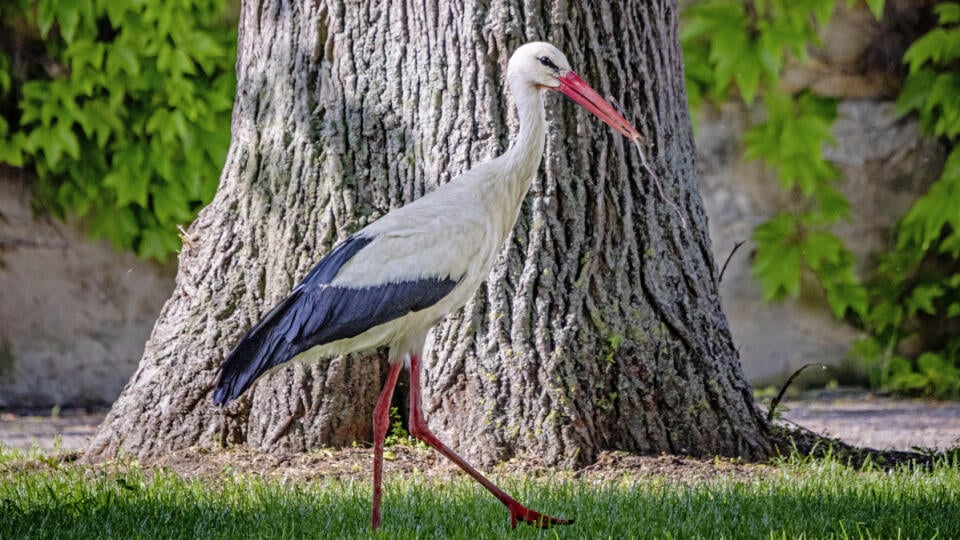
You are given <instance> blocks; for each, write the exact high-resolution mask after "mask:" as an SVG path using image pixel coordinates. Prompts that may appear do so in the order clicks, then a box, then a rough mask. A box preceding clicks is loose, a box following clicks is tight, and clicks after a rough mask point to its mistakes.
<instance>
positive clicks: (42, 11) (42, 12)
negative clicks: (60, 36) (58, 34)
mask: <svg viewBox="0 0 960 540" xmlns="http://www.w3.org/2000/svg"><path fill="white" fill-rule="evenodd" d="M55 14H56V13H55V6H54V0H39V2H37V26H38V27H39V30H40V37H42V38H44V39H46V37H47V34H49V33H50V28H51V27H53V19H54V15H55Z"/></svg>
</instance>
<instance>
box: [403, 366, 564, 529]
mask: <svg viewBox="0 0 960 540" xmlns="http://www.w3.org/2000/svg"><path fill="white" fill-rule="evenodd" d="M410 434H411V435H413V436H414V437H416V438H418V439H420V440H421V441H423V442H425V443H427V444H429V445H430V446H432V447H433V448H434V449H435V450H436V451H437V452H440V453H441V454H443V455H444V456H446V457H447V459H449V460H450V461H452V462H454V463H456V464H457V465H458V466H459V467H460V468H461V469H463V470H464V471H465V472H466V473H467V474H469V475H470V476H472V477H473V478H474V480H476V481H477V482H480V484H481V485H482V486H483V487H485V488H487V491H489V492H490V493H492V494H493V496H494V497H496V498H497V499H498V500H499V501H500V502H502V503H503V504H504V505H505V506H506V507H507V509H508V510H510V526H511V527H514V528H515V527H516V526H517V520H518V519H519V520H520V521H525V522H527V523H530V524H531V525H534V526H536V527H541V528H544V529H545V528H547V527H550V526H551V525H568V524H570V523H573V520H572V519H558V518H553V517H550V516H548V515H546V514H541V513H539V512H535V511H533V510H530V509H529V508H527V507H525V506H523V505H522V504H520V503H518V502H517V501H516V499H514V498H513V497H511V496H510V495H507V493H506V492H505V491H503V490H502V489H500V488H498V487H497V486H496V485H495V484H494V483H493V482H491V481H490V480H487V478H486V477H485V476H483V475H482V474H480V471H478V470H476V469H474V468H473V467H472V466H470V464H469V463H467V462H466V461H465V460H464V459H463V458H462V457H460V456H458V455H457V454H456V453H455V452H454V451H453V450H451V449H449V448H447V446H446V445H445V444H443V443H442V442H440V440H439V439H437V438H436V436H434V435H433V433H431V432H430V429H429V428H428V427H427V422H426V421H425V420H424V419H423V409H422V407H421V405H420V358H418V357H417V355H414V354H411V355H410Z"/></svg>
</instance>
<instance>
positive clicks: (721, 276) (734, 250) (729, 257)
mask: <svg viewBox="0 0 960 540" xmlns="http://www.w3.org/2000/svg"><path fill="white" fill-rule="evenodd" d="M746 243H747V242H746V241H745V240H740V241H739V242H737V243H736V244H734V245H733V249H731V250H730V254H729V255H727V260H725V261H723V268H721V269H720V275H719V276H717V283H720V282H721V281H723V273H724V272H726V271H727V265H729V264H730V260H731V259H733V254H734V253H736V252H737V250H738V249H740V246H742V245H744V244H746Z"/></svg>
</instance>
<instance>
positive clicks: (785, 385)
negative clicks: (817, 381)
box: [767, 362, 827, 422]
mask: <svg viewBox="0 0 960 540" xmlns="http://www.w3.org/2000/svg"><path fill="white" fill-rule="evenodd" d="M810 366H821V367H823V369H827V365H826V364H821V363H820V362H811V363H809V364H804V365H802V366H800V369H798V370H796V371H794V372H793V374H792V375H790V377H789V378H787V382H785V383H783V386H781V387H780V391H779V392H777V396H776V397H775V398H773V400H772V401H771V402H770V410H768V411H767V422H772V421H773V415H774V412H775V411H776V410H777V405H780V400H781V399H783V394H784V393H785V392H786V391H787V388H788V387H789V386H790V384H791V383H793V380H794V379H796V378H797V375H800V373H801V372H803V370H805V369H807V368H808V367H810Z"/></svg>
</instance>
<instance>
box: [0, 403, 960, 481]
mask: <svg viewBox="0 0 960 540" xmlns="http://www.w3.org/2000/svg"><path fill="white" fill-rule="evenodd" d="M105 414H106V412H105V411H95V412H87V411H62V412H60V414H59V415H57V416H56V417H51V416H49V415H46V416H44V415H41V414H37V413H34V414H29V413H23V412H21V413H19V414H15V413H13V412H4V413H0V446H4V447H7V448H17V449H23V450H27V449H30V448H41V449H43V450H46V451H51V450H54V449H59V450H60V451H61V452H62V455H64V456H65V459H67V460H72V459H75V458H76V457H78V456H79V455H80V452H81V451H82V449H83V448H84V446H85V445H86V444H87V443H88V442H89V440H90V439H91V438H92V437H93V435H94V434H95V432H96V428H97V425H98V424H99V423H100V421H101V420H102V419H103V416H104V415H105ZM779 422H780V423H781V424H786V425H789V424H795V425H799V426H803V427H805V428H807V429H809V430H811V431H813V432H814V433H818V434H822V435H827V436H830V437H833V438H838V439H840V440H842V441H843V442H846V443H848V444H851V445H854V446H861V447H870V448H874V449H877V450H920V449H922V450H948V449H953V448H957V447H960V403H957V402H933V401H923V400H897V399H890V398H882V397H875V396H873V395H871V394H863V393H861V394H857V395H853V396H851V395H849V394H847V395H844V396H842V397H837V398H826V399H824V398H822V397H821V398H820V399H815V400H802V401H792V402H787V403H785V407H784V412H783V413H782V415H781V418H780V420H779ZM386 459H387V462H388V463H387V468H388V469H389V470H390V471H392V472H391V474H396V473H401V474H403V473H409V474H419V473H423V472H426V473H429V476H430V477H437V476H439V477H441V478H442V477H445V476H448V475H451V476H452V475H458V474H459V473H458V472H457V469H456V468H455V467H454V466H453V465H452V464H450V463H449V462H447V461H446V460H444V459H442V458H440V457H439V456H438V455H437V454H436V453H435V452H432V451H431V450H429V449H428V448H426V447H422V446H400V447H393V448H391V449H388V454H387V457H386ZM369 460H370V450H369V449H366V448H349V449H342V450H326V449H324V450H318V451H314V452H310V453H307V454H268V453H262V452H256V451H250V450H246V449H242V448H241V449H233V450H229V451H226V452H209V451H205V450H203V449H189V450H184V451H182V452H177V453H174V454H171V455H168V456H165V457H164V458H163V459H161V460H159V461H157V462H156V463H155V464H156V465H160V466H162V467H166V468H169V469H172V470H174V471H176V472H178V473H180V474H182V475H185V476H189V477H208V476H210V477H214V476H217V475H220V474H222V473H223V471H224V470H233V471H235V472H237V473H244V474H255V475H261V474H262V475H271V476H281V477H284V478H290V479H302V480H315V479H318V478H339V479H347V478H355V479H360V478H365V477H367V476H368V475H369V474H370V473H369V470H368V469H369ZM517 471H523V472H524V473H525V474H530V475H533V476H541V475H548V474H554V472H553V471H552V470H551V469H549V468H547V467H545V466H543V465H542V464H540V463H537V462H536V460H535V459H533V460H531V459H526V460H512V461H508V462H506V463H503V464H501V465H498V466H497V467H495V468H494V469H493V470H492V471H491V472H492V473H494V474H497V473H509V472H517ZM563 474H570V475H572V476H574V477H584V478H587V479H589V480H591V481H597V480H604V479H610V478H613V477H617V476H620V475H624V474H630V475H631V476H632V477H638V476H639V477H644V476H657V477H667V478H672V479H673V480H675V481H682V482H686V481H693V480H698V479H703V478H712V477H717V476H736V477H756V476H763V475H766V474H776V473H775V471H774V470H773V469H772V468H771V467H769V466H765V465H756V464H748V463H740V462H738V461H736V460H696V459H688V458H681V457H675V456H644V457H640V456H632V455H628V454H625V453H620V452H605V453H603V454H602V455H601V456H600V458H599V459H598V461H597V462H596V463H595V464H593V465H590V466H588V467H586V468H584V469H581V470H579V471H573V472H566V473H563Z"/></svg>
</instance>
